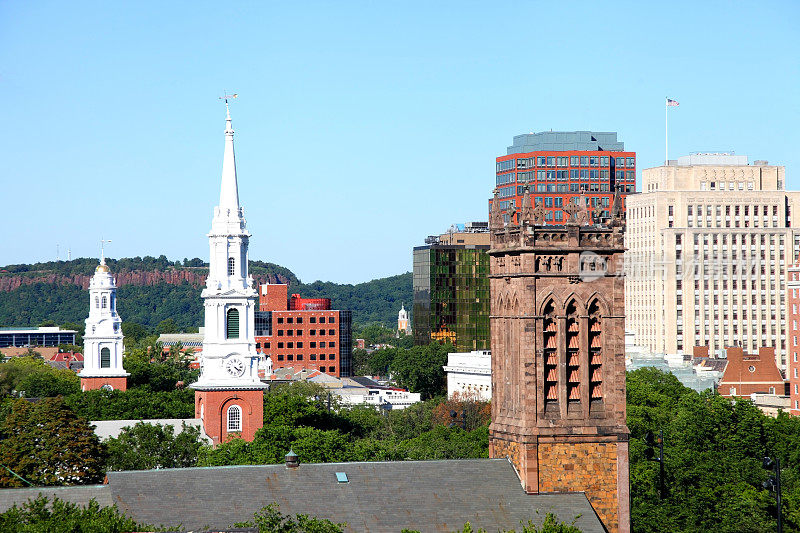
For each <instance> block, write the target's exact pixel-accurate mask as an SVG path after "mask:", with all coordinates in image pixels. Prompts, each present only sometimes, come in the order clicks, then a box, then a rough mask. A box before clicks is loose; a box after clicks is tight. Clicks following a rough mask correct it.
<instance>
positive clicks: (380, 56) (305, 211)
mask: <svg viewBox="0 0 800 533" xmlns="http://www.w3.org/2000/svg"><path fill="white" fill-rule="evenodd" d="M798 20H800V3H798V2H792V1H785V2H770V1H766V2H764V1H762V2H669V3H663V2H662V3H655V2H629V3H628V2H622V3H616V2H552V1H548V2H485V3H475V2H410V1H409V2H394V3H389V2H346V1H341V2H313V1H312V2H281V3H273V2H252V3H247V2H106V1H99V2H81V1H75V2H29V1H13V0H5V1H3V2H0V98H2V101H3V102H5V104H4V108H5V111H4V113H3V116H4V119H5V120H4V124H5V127H3V128H2V129H0V159H1V160H2V162H3V164H2V167H1V169H0V185H2V191H3V196H4V201H3V202H2V205H3V209H2V212H3V217H2V229H1V230H0V264H10V263H22V262H34V261H43V260H52V259H54V258H55V256H56V246H57V245H58V246H60V248H61V256H62V258H63V257H64V255H65V252H64V250H65V249H66V248H67V247H69V248H71V250H72V255H73V257H79V256H80V257H88V256H97V255H98V253H99V251H98V248H99V245H98V241H99V240H100V237H101V236H103V237H104V238H106V239H112V240H113V243H112V244H111V245H110V246H109V248H108V254H109V255H110V256H112V257H122V256H125V257H130V256H136V255H142V256H143V255H156V256H157V255H160V254H166V255H167V256H168V257H170V258H179V259H182V258H184V257H190V258H191V257H201V258H207V256H208V245H207V239H206V237H205V234H206V233H207V231H208V230H209V228H210V223H211V215H212V209H213V206H214V205H215V204H216V202H217V200H218V194H219V179H220V172H221V168H222V151H223V130H224V106H223V105H222V104H221V103H220V102H219V101H218V100H217V97H218V96H220V95H221V94H222V93H223V90H225V89H227V90H228V91H235V92H237V93H238V94H239V95H240V98H239V99H238V100H237V101H236V102H235V104H234V105H233V106H232V115H233V124H234V129H235V130H236V152H237V164H238V165H237V166H238V174H239V191H240V197H241V199H242V204H243V205H244V207H245V215H246V217H247V220H248V228H249V230H250V231H251V233H252V234H253V238H252V241H251V247H250V257H251V259H260V260H264V261H271V262H275V263H278V264H281V265H284V266H286V267H288V268H290V269H292V270H293V271H294V272H295V273H296V274H297V275H298V276H299V277H300V278H301V279H302V280H303V281H307V282H310V281H313V280H315V279H322V280H330V281H337V282H359V281H367V280H370V279H373V278H377V277H383V276H387V275H393V274H398V273H401V272H405V271H408V270H410V269H411V248H412V247H413V246H415V245H419V244H422V242H423V240H424V238H425V236H426V235H429V234H434V233H438V232H441V231H444V230H445V229H446V228H447V227H449V225H450V224H452V223H455V222H464V221H469V220H485V219H486V205H487V204H486V201H487V199H488V197H489V195H490V193H491V190H492V188H493V186H494V158H495V157H496V156H498V155H502V154H505V149H506V147H507V146H508V145H509V144H511V140H512V137H513V136H514V135H517V134H520V133H525V132H529V131H542V130H549V129H551V128H552V129H554V130H597V131H617V132H618V133H619V138H620V140H622V141H624V142H625V147H626V149H628V150H633V151H636V152H637V155H638V159H639V168H646V167H649V166H654V165H656V164H660V163H661V162H662V161H663V158H664V97H665V96H670V97H672V98H675V99H677V100H678V101H680V104H681V105H680V107H679V108H677V109H672V110H670V157H671V158H674V157H677V156H678V155H683V154H687V153H689V152H690V151H706V150H714V151H718V150H735V151H736V153H739V154H747V155H749V156H750V158H751V160H753V159H767V160H769V161H770V162H771V163H778V164H783V165H786V167H787V188H790V189H798V188H800V150H799V149H798V148H799V147H800V128H798V124H800V103H798V99H799V98H800V30H799V29H798V25H797V21H798ZM639 178H640V176H639Z"/></svg>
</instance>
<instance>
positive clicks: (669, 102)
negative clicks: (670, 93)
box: [667, 98, 680, 107]
mask: <svg viewBox="0 0 800 533" xmlns="http://www.w3.org/2000/svg"><path fill="white" fill-rule="evenodd" d="M679 105H680V104H679V103H678V101H677V100H673V99H672V98H667V107H678V106H679Z"/></svg>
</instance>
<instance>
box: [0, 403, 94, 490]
mask: <svg viewBox="0 0 800 533" xmlns="http://www.w3.org/2000/svg"><path fill="white" fill-rule="evenodd" d="M2 437H3V438H2V440H0V464H2V465H5V466H6V467H8V468H10V469H11V470H13V471H14V472H16V473H17V474H18V475H19V476H22V477H23V478H25V479H27V480H28V481H29V482H31V483H33V484H35V485H81V484H88V483H98V482H100V481H102V479H103V475H104V468H103V467H104V466H105V461H106V452H105V449H104V447H103V446H102V445H101V443H100V441H99V439H98V438H97V436H96V435H95V434H94V431H93V430H92V428H91V426H90V425H89V422H88V421H87V420H86V419H85V418H82V417H80V416H77V415H76V414H75V413H74V412H73V411H72V410H71V409H70V408H69V407H68V406H67V405H66V404H65V403H64V400H63V399H62V398H60V397H58V398H47V399H45V400H42V401H39V402H36V403H31V402H28V401H26V400H17V401H15V402H14V404H13V406H12V409H11V413H10V414H9V415H8V417H7V418H6V419H5V422H4V423H3V426H2ZM0 486H3V487H20V486H24V484H23V482H22V481H20V480H19V479H18V478H16V477H14V476H13V475H11V473H9V472H8V471H6V470H5V469H0Z"/></svg>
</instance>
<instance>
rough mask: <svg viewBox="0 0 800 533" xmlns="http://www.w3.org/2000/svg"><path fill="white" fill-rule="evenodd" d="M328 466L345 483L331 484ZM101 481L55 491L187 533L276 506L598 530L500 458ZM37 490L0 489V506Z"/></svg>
mask: <svg viewBox="0 0 800 533" xmlns="http://www.w3.org/2000/svg"><path fill="white" fill-rule="evenodd" d="M337 472H344V473H345V474H346V475H347V479H348V482H347V483H339V482H337V477H336V473H337ZM108 482H109V484H108V485H106V486H104V487H103V486H101V487H97V486H95V487H74V488H65V489H55V490H60V491H71V490H83V491H84V494H82V495H83V497H87V500H88V496H89V495H90V494H93V493H96V494H98V495H101V496H102V497H103V498H104V499H105V501H107V498H108V496H107V493H108V492H110V493H111V494H110V495H111V501H113V502H114V503H116V504H117V506H118V507H119V508H120V510H122V511H124V512H125V513H126V514H127V515H128V516H130V517H131V518H133V519H135V520H137V521H139V522H143V523H149V524H154V525H156V526H159V525H163V526H172V527H176V526H178V525H180V526H181V527H183V528H185V529H188V530H204V529H215V528H216V529H222V528H226V527H230V526H231V525H232V524H233V523H234V522H238V521H242V520H247V519H249V518H251V517H252V515H253V513H254V512H256V511H257V510H259V509H260V508H261V507H263V506H266V505H268V504H269V503H272V502H276V503H278V505H279V506H280V510H281V512H282V513H285V514H295V513H304V514H308V515H311V516H316V517H319V518H328V519H330V520H332V521H334V522H338V523H341V522H346V523H347V524H348V528H347V530H348V531H369V532H389V531H400V530H401V529H402V528H409V529H417V530H419V531H422V532H428V531H456V530H459V529H460V528H462V527H463V525H464V523H465V522H467V521H469V522H470V523H471V524H472V526H473V527H474V528H475V529H477V528H479V527H483V528H486V529H487V531H498V530H506V529H517V530H519V529H520V521H525V522H527V520H533V521H534V523H537V524H541V522H542V521H543V520H544V517H545V514H546V513H548V512H553V513H555V514H556V516H558V518H559V519H560V520H563V521H566V522H572V521H573V520H575V525H576V527H578V528H580V530H581V531H583V532H585V533H592V532H598V533H601V532H604V531H605V530H604V528H603V526H602V524H601V523H600V520H599V519H598V518H597V515H596V514H595V512H594V510H593V509H592V507H591V505H590V504H589V501H588V500H587V499H586V496H585V495H584V494H583V493H564V494H536V495H528V494H525V492H524V491H523V490H522V487H521V486H520V482H519V478H518V477H517V475H516V473H515V472H514V469H513V467H512V466H511V464H510V463H509V462H508V461H507V460H505V459H464V460H448V461H395V462H366V463H326V464H301V465H300V467H299V468H296V469H288V468H286V467H285V466H284V465H265V466H260V465H259V466H229V467H211V468H182V469H173V470H143V471H137V472H109V473H108ZM37 490H38V489H8V490H2V491H0V511H2V510H3V509H4V508H7V507H9V506H10V503H9V501H11V500H17V501H20V499H23V500H24V499H27V497H29V496H26V494H31V493H33V492H35V491H37ZM51 490H52V489H51ZM92 491H94V492H92ZM9 493H14V494H9ZM79 496H80V495H77V494H76V498H77V497H79ZM59 497H62V496H59ZM98 499H99V498H98Z"/></svg>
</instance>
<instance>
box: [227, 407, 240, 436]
mask: <svg viewBox="0 0 800 533" xmlns="http://www.w3.org/2000/svg"><path fill="white" fill-rule="evenodd" d="M238 431H242V408H241V407H239V406H238V405H231V406H230V407H228V433H232V432H238Z"/></svg>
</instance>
